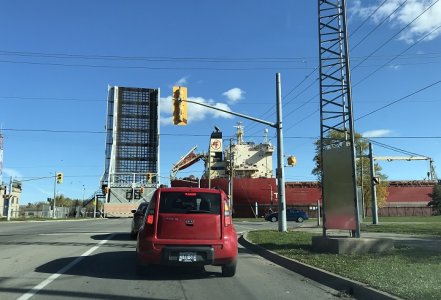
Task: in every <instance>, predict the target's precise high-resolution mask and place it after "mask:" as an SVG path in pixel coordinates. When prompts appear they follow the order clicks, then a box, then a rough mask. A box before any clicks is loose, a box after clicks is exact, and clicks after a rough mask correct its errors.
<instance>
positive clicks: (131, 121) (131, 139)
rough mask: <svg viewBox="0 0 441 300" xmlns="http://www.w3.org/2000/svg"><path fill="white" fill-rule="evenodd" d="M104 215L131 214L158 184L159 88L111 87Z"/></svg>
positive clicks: (103, 179)
mask: <svg viewBox="0 0 441 300" xmlns="http://www.w3.org/2000/svg"><path fill="white" fill-rule="evenodd" d="M106 132H107V136H106V152H105V155H106V158H105V169H104V174H103V177H102V178H101V187H102V191H103V194H104V195H105V201H104V215H105V216H107V217H128V216H130V215H131V210H132V209H134V208H136V207H137V206H138V205H139V203H141V202H143V201H149V199H150V197H151V194H152V193H153V192H154V190H155V189H156V188H157V186H158V185H159V183H160V182H159V89H150V88H132V87H120V86H109V88H108V97H107V124H106Z"/></svg>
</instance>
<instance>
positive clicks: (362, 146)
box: [311, 130, 388, 212]
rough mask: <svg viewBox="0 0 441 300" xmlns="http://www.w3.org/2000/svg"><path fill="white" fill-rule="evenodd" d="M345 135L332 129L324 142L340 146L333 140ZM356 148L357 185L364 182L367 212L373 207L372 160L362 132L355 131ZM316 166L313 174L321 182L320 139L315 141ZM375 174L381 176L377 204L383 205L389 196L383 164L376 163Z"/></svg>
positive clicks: (329, 145) (332, 145) (331, 146)
mask: <svg viewBox="0 0 441 300" xmlns="http://www.w3.org/2000/svg"><path fill="white" fill-rule="evenodd" d="M343 137H344V132H340V131H336V130H331V131H330V132H329V134H328V136H327V139H325V140H324V141H323V142H324V144H325V146H326V147H328V148H335V147H340V145H341V144H331V142H332V141H335V140H342V139H343ZM355 149H356V156H357V159H356V171H357V186H361V185H362V184H363V200H364V208H365V211H366V212H367V210H368V208H371V207H372V205H371V202H372V201H371V199H372V197H371V185H372V184H374V183H373V182H371V175H370V160H369V157H368V152H369V143H368V142H367V141H366V139H364V138H363V137H362V136H361V134H359V133H355ZM313 160H314V162H315V167H314V169H313V170H312V172H311V173H312V174H313V175H316V176H317V180H318V181H319V182H321V180H322V177H321V176H322V174H321V153H320V140H317V141H315V156H314V159H313ZM374 170H375V175H376V176H377V177H379V178H380V183H379V184H377V186H376V192H377V205H378V207H383V206H384V205H385V204H386V199H387V196H388V191H387V187H388V184H387V182H386V180H387V176H386V175H385V174H382V173H381V170H382V168H381V166H380V165H378V164H376V163H375V164H374Z"/></svg>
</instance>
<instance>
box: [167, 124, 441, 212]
mask: <svg viewBox="0 0 441 300" xmlns="http://www.w3.org/2000/svg"><path fill="white" fill-rule="evenodd" d="M236 128H237V130H236V139H235V140H234V141H231V142H230V144H229V145H227V146H225V147H223V139H222V132H221V131H220V130H219V129H216V130H215V131H214V132H213V133H212V134H211V137H210V144H209V151H208V153H197V152H196V149H197V147H194V148H193V149H191V150H190V151H189V152H188V153H187V154H186V155H184V156H183V157H182V158H181V159H180V160H179V161H178V163H176V164H175V165H174V166H173V168H172V174H171V177H172V180H171V186H176V187H177V186H193V187H198V186H200V187H212V188H221V189H222V190H224V191H225V193H227V194H228V195H230V199H232V203H233V211H234V216H235V217H256V216H257V217H261V216H264V215H265V214H266V213H267V212H269V210H270V209H271V210H272V211H277V183H276V178H275V174H274V173H273V159H272V154H273V152H274V147H273V145H271V143H270V142H269V140H268V137H267V132H266V131H265V135H264V138H263V141H262V143H260V144H255V143H253V142H245V141H244V128H243V126H242V125H241V124H240V123H239V124H238V125H237V126H236ZM200 160H202V161H204V163H205V170H204V173H203V175H202V176H201V178H200V179H199V178H196V177H195V176H189V177H187V178H180V179H178V178H176V174H177V173H178V172H179V171H180V170H183V169H185V168H187V167H189V166H191V165H193V164H195V163H196V162H198V161H200ZM231 178H233V179H232V180H231ZM440 182H441V181H440ZM436 183H437V181H436V180H413V181H389V182H388V184H389V187H388V197H387V199H386V204H385V206H384V207H381V208H379V214H380V216H407V215H421V216H429V215H431V214H433V210H432V208H431V207H428V206H427V203H428V202H429V201H430V200H431V198H430V194H431V193H432V189H433V186H434V185H435V184H436ZM231 191H232V192H231ZM285 198H286V206H287V207H296V208H297V209H301V210H304V211H306V212H308V214H309V216H310V217H316V216H317V205H321V198H322V191H321V186H320V183H319V182H317V181H306V182H305V181H304V182H285ZM366 214H367V215H369V214H370V209H368V210H366Z"/></svg>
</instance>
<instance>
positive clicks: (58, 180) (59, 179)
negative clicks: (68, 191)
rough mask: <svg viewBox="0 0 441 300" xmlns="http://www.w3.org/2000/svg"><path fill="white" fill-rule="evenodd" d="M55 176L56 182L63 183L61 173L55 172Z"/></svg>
mask: <svg viewBox="0 0 441 300" xmlns="http://www.w3.org/2000/svg"><path fill="white" fill-rule="evenodd" d="M55 177H56V180H57V183H58V184H62V183H63V173H61V172H57V173H56V175H55Z"/></svg>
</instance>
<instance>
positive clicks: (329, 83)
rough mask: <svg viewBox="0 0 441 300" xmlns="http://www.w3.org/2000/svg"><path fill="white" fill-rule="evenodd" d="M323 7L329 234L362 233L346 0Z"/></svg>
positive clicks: (328, 0)
mask: <svg viewBox="0 0 441 300" xmlns="http://www.w3.org/2000/svg"><path fill="white" fill-rule="evenodd" d="M318 10H319V12H318V13H319V16H318V17H319V49H320V53H319V57H320V128H321V133H320V138H321V139H320V140H321V143H320V145H321V153H320V155H321V156H320V157H321V168H322V189H323V191H322V192H323V208H324V215H325V216H324V220H325V222H324V226H323V234H324V235H326V229H349V230H351V231H352V234H353V236H355V237H359V235H360V228H359V218H358V201H357V189H356V171H355V147H354V144H355V139H354V119H353V115H352V99H351V78H350V69H349V50H348V38H347V36H348V34H347V23H346V1H345V0H319V2H318ZM342 163H343V165H344V166H343V167H342V166H341V164H342ZM340 167H342V168H341V169H340V170H338V169H339V168H340ZM336 169H337V172H335V170H336ZM333 172H335V173H333ZM334 175H337V177H335V176H334ZM336 184H337V185H339V184H341V185H340V187H338V186H337V187H336ZM348 186H349V188H348ZM342 199H344V200H342ZM348 206H349V207H351V211H348ZM336 212H337V213H336ZM341 215H343V219H338V218H341ZM343 223H344V224H345V225H342V224H343ZM342 227H343V228H342Z"/></svg>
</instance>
